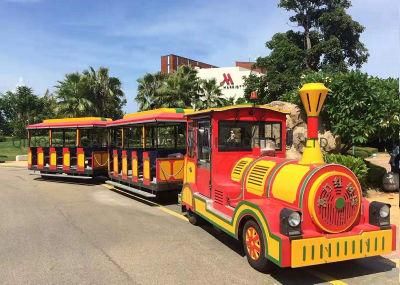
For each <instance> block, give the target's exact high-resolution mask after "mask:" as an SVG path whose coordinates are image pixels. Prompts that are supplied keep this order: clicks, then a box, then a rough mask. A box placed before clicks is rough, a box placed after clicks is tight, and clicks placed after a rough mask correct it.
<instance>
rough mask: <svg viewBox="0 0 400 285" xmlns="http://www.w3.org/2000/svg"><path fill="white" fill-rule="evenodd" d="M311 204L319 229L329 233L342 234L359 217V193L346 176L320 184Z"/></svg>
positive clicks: (328, 179)
mask: <svg viewBox="0 0 400 285" xmlns="http://www.w3.org/2000/svg"><path fill="white" fill-rule="evenodd" d="M313 202H314V204H313V205H312V206H311V207H312V210H313V211H311V212H313V213H314V215H313V218H314V221H315V222H316V223H317V224H318V225H319V226H320V228H322V229H323V230H325V231H327V232H330V233H338V232H343V231H345V230H347V229H348V228H349V227H351V226H352V224H353V223H354V221H355V220H356V218H357V217H358V215H359V211H360V203H361V191H360V189H359V187H358V186H357V185H355V182H354V181H353V180H352V179H350V178H349V177H347V176H341V175H337V176H333V177H332V176H330V177H328V178H327V179H325V180H324V181H323V183H321V184H320V186H319V188H318V190H317V191H316V192H315V196H314V197H313Z"/></svg>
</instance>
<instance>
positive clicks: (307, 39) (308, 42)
mask: <svg viewBox="0 0 400 285" xmlns="http://www.w3.org/2000/svg"><path fill="white" fill-rule="evenodd" d="M305 17H306V21H305V25H304V37H305V48H306V51H307V52H306V67H307V68H308V69H311V66H310V63H309V58H308V51H309V50H310V49H311V39H310V18H309V15H308V12H307V11H305Z"/></svg>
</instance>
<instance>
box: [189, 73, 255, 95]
mask: <svg viewBox="0 0 400 285" xmlns="http://www.w3.org/2000/svg"><path fill="white" fill-rule="evenodd" d="M197 71H198V74H197V75H198V77H200V78H201V79H215V80H216V81H217V83H219V84H220V86H221V91H222V95H223V97H224V98H226V99H229V98H232V97H233V98H235V100H237V99H238V98H240V97H243V96H244V89H245V86H244V79H243V77H247V76H249V75H250V74H256V75H261V73H260V72H258V71H255V70H253V71H251V70H249V69H246V68H243V67H239V66H234V67H217V68H202V69H198V70H197Z"/></svg>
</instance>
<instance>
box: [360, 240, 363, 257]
mask: <svg viewBox="0 0 400 285" xmlns="http://www.w3.org/2000/svg"><path fill="white" fill-rule="evenodd" d="M362 242H363V241H362V239H360V253H361V254H362V253H363V244H362Z"/></svg>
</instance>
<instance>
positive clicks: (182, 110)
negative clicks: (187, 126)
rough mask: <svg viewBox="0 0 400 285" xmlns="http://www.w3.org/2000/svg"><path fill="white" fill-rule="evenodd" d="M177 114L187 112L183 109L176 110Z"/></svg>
mask: <svg viewBox="0 0 400 285" xmlns="http://www.w3.org/2000/svg"><path fill="white" fill-rule="evenodd" d="M175 112H176V113H185V110H184V109H183V108H175Z"/></svg>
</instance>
